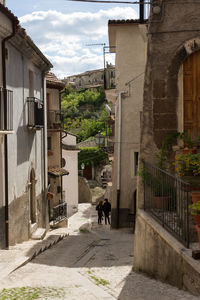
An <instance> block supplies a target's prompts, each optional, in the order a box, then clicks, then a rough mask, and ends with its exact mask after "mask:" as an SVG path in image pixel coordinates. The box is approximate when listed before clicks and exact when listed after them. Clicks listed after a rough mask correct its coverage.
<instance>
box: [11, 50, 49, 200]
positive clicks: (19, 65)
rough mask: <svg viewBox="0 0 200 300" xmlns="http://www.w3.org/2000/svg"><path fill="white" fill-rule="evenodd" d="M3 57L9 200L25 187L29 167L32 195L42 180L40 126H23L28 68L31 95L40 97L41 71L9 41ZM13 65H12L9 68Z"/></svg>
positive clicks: (25, 113)
mask: <svg viewBox="0 0 200 300" xmlns="http://www.w3.org/2000/svg"><path fill="white" fill-rule="evenodd" d="M8 49H9V59H8V61H7V88H8V89H10V90H12V91H13V111H14V120H13V126H14V128H13V129H14V134H12V135H9V136H8V157H9V170H8V172H9V202H12V201H13V200H14V198H19V197H21V196H22V195H23V194H24V193H26V192H27V189H28V185H27V183H28V181H29V178H30V172H31V169H32V168H34V170H35V173H36V177H37V184H36V196H38V195H39V194H41V192H42V181H43V129H41V130H38V131H34V130H29V129H28V128H27V122H28V117H27V97H28V96H29V70H32V71H33V72H34V84H35V91H34V96H35V97H37V98H39V99H42V75H41V71H40V70H39V69H37V68H36V67H35V66H34V65H33V64H31V63H30V62H29V61H28V60H27V58H25V57H23V56H22V55H21V53H19V51H17V50H16V49H15V48H14V47H13V46H11V45H9V46H8ZM13 66H15V67H14V68H13Z"/></svg>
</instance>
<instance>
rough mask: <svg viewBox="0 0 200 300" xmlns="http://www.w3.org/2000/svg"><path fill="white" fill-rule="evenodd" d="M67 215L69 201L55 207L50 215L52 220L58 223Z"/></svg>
mask: <svg viewBox="0 0 200 300" xmlns="http://www.w3.org/2000/svg"><path fill="white" fill-rule="evenodd" d="M66 217H67V203H66V202H63V203H61V204H59V205H57V206H54V207H53V211H52V214H51V216H50V221H53V223H57V222H59V221H61V220H63V219H65V218H66Z"/></svg>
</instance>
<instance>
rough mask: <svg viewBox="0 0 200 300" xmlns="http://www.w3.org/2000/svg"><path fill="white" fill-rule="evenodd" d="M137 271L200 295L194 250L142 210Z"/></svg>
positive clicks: (137, 236)
mask: <svg viewBox="0 0 200 300" xmlns="http://www.w3.org/2000/svg"><path fill="white" fill-rule="evenodd" d="M134 270H135V271H138V272H140V271H142V272H145V273H147V274H148V275H150V276H151V277H154V278H156V279H160V280H162V281H164V282H167V283H169V284H171V285H174V286H177V287H178V288H180V289H186V290H188V291H189V292H191V293H192V294H194V295H200V264H199V263H197V262H196V261H194V259H193V258H192V257H191V250H189V249H186V248H185V247H184V246H183V245H182V244H181V243H179V242H178V241H177V240H176V239H175V238H173V236H172V235H171V234H169V233H168V232H167V231H166V230H165V229H163V227H162V226H160V225H159V224H158V223H157V222H156V221H155V220H154V219H152V218H151V217H150V216H149V215H148V214H146V213H145V212H143V211H142V210H139V211H138V215H137V222H136V230H135V248H134Z"/></svg>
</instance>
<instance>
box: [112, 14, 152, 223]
mask: <svg viewBox="0 0 200 300" xmlns="http://www.w3.org/2000/svg"><path fill="white" fill-rule="evenodd" d="M146 30H147V29H146V24H145V23H144V24H142V23H141V22H140V20H110V21H109V24H108V32H109V45H110V46H112V47H111V48H110V51H111V52H115V53H116V61H115V72H116V90H115V95H116V100H117V101H116V108H115V111H116V113H115V137H114V164H113V186H112V189H113V192H112V212H111V216H112V218H111V226H112V227H114V228H116V227H127V226H129V219H130V217H131V216H133V215H134V214H135V209H136V188H137V165H138V154H139V147H140V114H141V112H142V107H143V92H144V89H143V86H144V72H145V65H146V40H147V39H146ZM106 95H107V98H108V101H109V100H111V101H112V99H110V98H109V94H108V93H106ZM111 96H112V97H113V95H111Z"/></svg>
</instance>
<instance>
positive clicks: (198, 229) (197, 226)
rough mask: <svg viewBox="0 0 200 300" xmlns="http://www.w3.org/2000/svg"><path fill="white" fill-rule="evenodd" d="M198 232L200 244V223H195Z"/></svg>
mask: <svg viewBox="0 0 200 300" xmlns="http://www.w3.org/2000/svg"><path fill="white" fill-rule="evenodd" d="M195 228H196V231H197V234H198V239H199V245H200V226H199V225H195Z"/></svg>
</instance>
